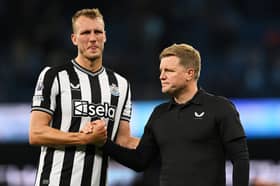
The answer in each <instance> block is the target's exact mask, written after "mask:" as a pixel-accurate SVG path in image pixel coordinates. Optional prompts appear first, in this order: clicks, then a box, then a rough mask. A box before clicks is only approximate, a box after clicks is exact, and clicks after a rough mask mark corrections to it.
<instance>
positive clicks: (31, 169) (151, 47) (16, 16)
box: [0, 0, 280, 186]
mask: <svg viewBox="0 0 280 186" xmlns="http://www.w3.org/2000/svg"><path fill="white" fill-rule="evenodd" d="M91 7H98V8H99V9H100V10H101V12H102V13H103V15H104V19H105V23H106V32H107V43H106V46H105V53H104V65H105V66H107V67H110V68H112V69H114V70H115V71H117V72H119V73H120V74H122V75H124V76H125V77H127V78H128V79H129V80H130V82H131V86H132V98H133V102H134V103H133V105H134V108H135V111H134V112H133V116H132V118H133V123H132V124H133V125H132V130H133V133H134V134H135V135H138V136H141V132H142V129H143V125H144V124H145V119H146V117H148V115H149V114H150V111H151V110H150V109H152V107H153V106H154V104H156V103H158V101H160V100H164V99H166V98H167V97H165V96H164V95H162V94H161V92H160V84H159V80H158V76H159V71H158V65H159V60H158V54H159V52H160V51H161V50H162V49H163V48H164V47H166V46H168V45H170V44H172V43H181V42H186V43H190V44H191V45H193V46H194V47H196V48H197V49H198V50H199V51H200V52H201V56H202V73H201V79H200V82H199V83H200V85H201V86H202V87H203V88H204V89H206V90H208V91H209V92H212V93H215V94H218V95H224V96H226V97H229V98H231V99H232V100H233V101H234V102H235V103H236V104H237V107H238V109H239V110H240V114H241V119H242V120H243V121H244V122H243V123H244V127H245V129H246V132H247V133H248V135H249V141H248V143H249V151H250V157H251V159H252V161H251V173H250V182H251V184H252V185H254V183H253V182H254V180H255V179H261V180H265V181H271V182H279V183H280V161H279V159H280V148H279V147H280V106H279V105H280V21H279V20H280V11H279V10H280V9H279V8H280V1H279V0H174V1H172V2H171V1H166V0H161V1H160V0H153V1H150V0H134V1H128V0H119V1H85V2H84V1H81V2H78V1H66V0H61V1H55V0H49V1H47V2H42V1H38V0H26V1H20V0H1V1H0V17H1V22H2V23H1V25H2V28H1V30H0V33H1V36H2V37H1V43H0V60H1V62H0V186H6V185H20V186H29V185H32V184H33V181H34V177H35V174H36V170H35V168H36V165H37V163H38V153H39V148H37V147H30V146H29V145H28V141H27V139H28V138H27V135H28V122H29V121H28V119H29V112H30V104H31V99H32V94H33V89H34V87H35V82H36V79H37V76H38V74H39V72H40V70H41V69H42V68H43V67H44V66H45V65H53V64H59V63H63V62H65V61H69V60H70V59H72V58H73V57H75V55H76V48H75V47H74V46H72V43H71V40H70V34H71V16H72V14H73V13H74V12H75V11H76V10H78V9H81V8H91ZM154 101H155V102H154ZM142 107H143V108H142ZM144 115H145V117H140V116H144ZM227 165H228V166H227V171H228V172H230V171H231V166H230V163H229V164H227ZM124 172H125V174H126V176H123V175H122V174H121V173H124ZM151 172H152V173H151ZM151 175H156V174H155V173H154V172H153V171H150V174H148V173H147V174H143V173H135V172H133V171H131V170H129V169H127V168H125V167H122V166H121V165H119V164H117V163H115V162H112V164H111V167H110V172H109V183H110V184H109V185H110V186H119V185H121V186H136V185H142V186H143V185H144V186H148V184H149V183H145V182H143V177H144V178H147V177H149V178H151V177H153V176H151ZM227 175H230V174H229V173H228V174H227ZM146 180H147V179H146ZM227 180H228V181H227V184H228V185H229V186H230V185H231V181H230V178H229V177H228V179H227ZM255 185H256V184H255ZM151 186H152V185H151Z"/></svg>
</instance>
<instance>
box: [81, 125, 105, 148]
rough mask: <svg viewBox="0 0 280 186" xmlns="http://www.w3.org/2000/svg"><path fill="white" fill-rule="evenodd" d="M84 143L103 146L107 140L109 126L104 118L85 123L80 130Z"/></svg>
mask: <svg viewBox="0 0 280 186" xmlns="http://www.w3.org/2000/svg"><path fill="white" fill-rule="evenodd" d="M80 133H81V137H82V141H83V142H84V144H94V145H96V146H98V147H102V146H103V145H104V143H105V142H106V140H107V126H106V122H105V120H103V119H100V120H95V121H91V122H88V123H86V124H85V126H84V127H83V128H82V129H81V131H80Z"/></svg>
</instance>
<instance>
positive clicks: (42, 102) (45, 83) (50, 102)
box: [32, 67, 59, 115]
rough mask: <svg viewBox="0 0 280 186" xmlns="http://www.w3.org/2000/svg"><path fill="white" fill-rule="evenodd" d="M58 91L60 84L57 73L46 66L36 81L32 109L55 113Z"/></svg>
mask: <svg viewBox="0 0 280 186" xmlns="http://www.w3.org/2000/svg"><path fill="white" fill-rule="evenodd" d="M58 92H59V86H58V80H57V78H56V75H55V73H54V72H53V71H52V69H51V68H50V67H45V68H44V69H43V70H42V71H41V73H40V75H39V78H38V80H37V83H36V88H35V92H34V95H33V99H32V111H34V110H39V111H43V112H47V113H49V114H51V115H53V113H54V110H55V108H56V96H57V95H58Z"/></svg>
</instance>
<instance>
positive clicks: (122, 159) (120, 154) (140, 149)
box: [102, 124, 159, 172]
mask: <svg viewBox="0 0 280 186" xmlns="http://www.w3.org/2000/svg"><path fill="white" fill-rule="evenodd" d="M102 149H103V152H104V153H107V154H108V155H109V156H111V157H112V158H113V159H115V160H116V161H117V162H119V163H121V164H123V165H124V166H127V167H129V168H131V169H133V170H135V171H137V172H140V171H143V170H145V169H146V168H148V166H149V165H150V163H151V161H152V160H153V159H155V158H156V157H157V155H158V153H159V150H158V146H157V143H156V141H155V138H154V136H153V134H152V131H151V128H150V127H149V124H148V125H147V126H146V127H145V130H144V134H143V136H142V138H141V140H140V142H139V145H138V146H137V148H136V149H128V148H125V147H121V146H119V145H117V144H115V143H114V142H112V141H111V140H109V139H108V140H107V142H106V143H105V145H104V146H103V147H102Z"/></svg>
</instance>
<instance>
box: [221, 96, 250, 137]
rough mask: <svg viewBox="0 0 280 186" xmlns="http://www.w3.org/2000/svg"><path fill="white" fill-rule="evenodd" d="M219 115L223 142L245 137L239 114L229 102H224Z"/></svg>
mask: <svg viewBox="0 0 280 186" xmlns="http://www.w3.org/2000/svg"><path fill="white" fill-rule="evenodd" d="M220 114H221V115H220V131H221V135H222V138H223V140H224V142H229V141H231V140H235V139H238V138H242V137H246V135H245V132H244V129H243V126H242V124H241V121H240V117H239V113H238V111H237V109H236V108H235V105H234V104H233V103H232V102H231V101H229V100H228V101H226V102H224V104H223V106H222V109H221V111H220Z"/></svg>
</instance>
